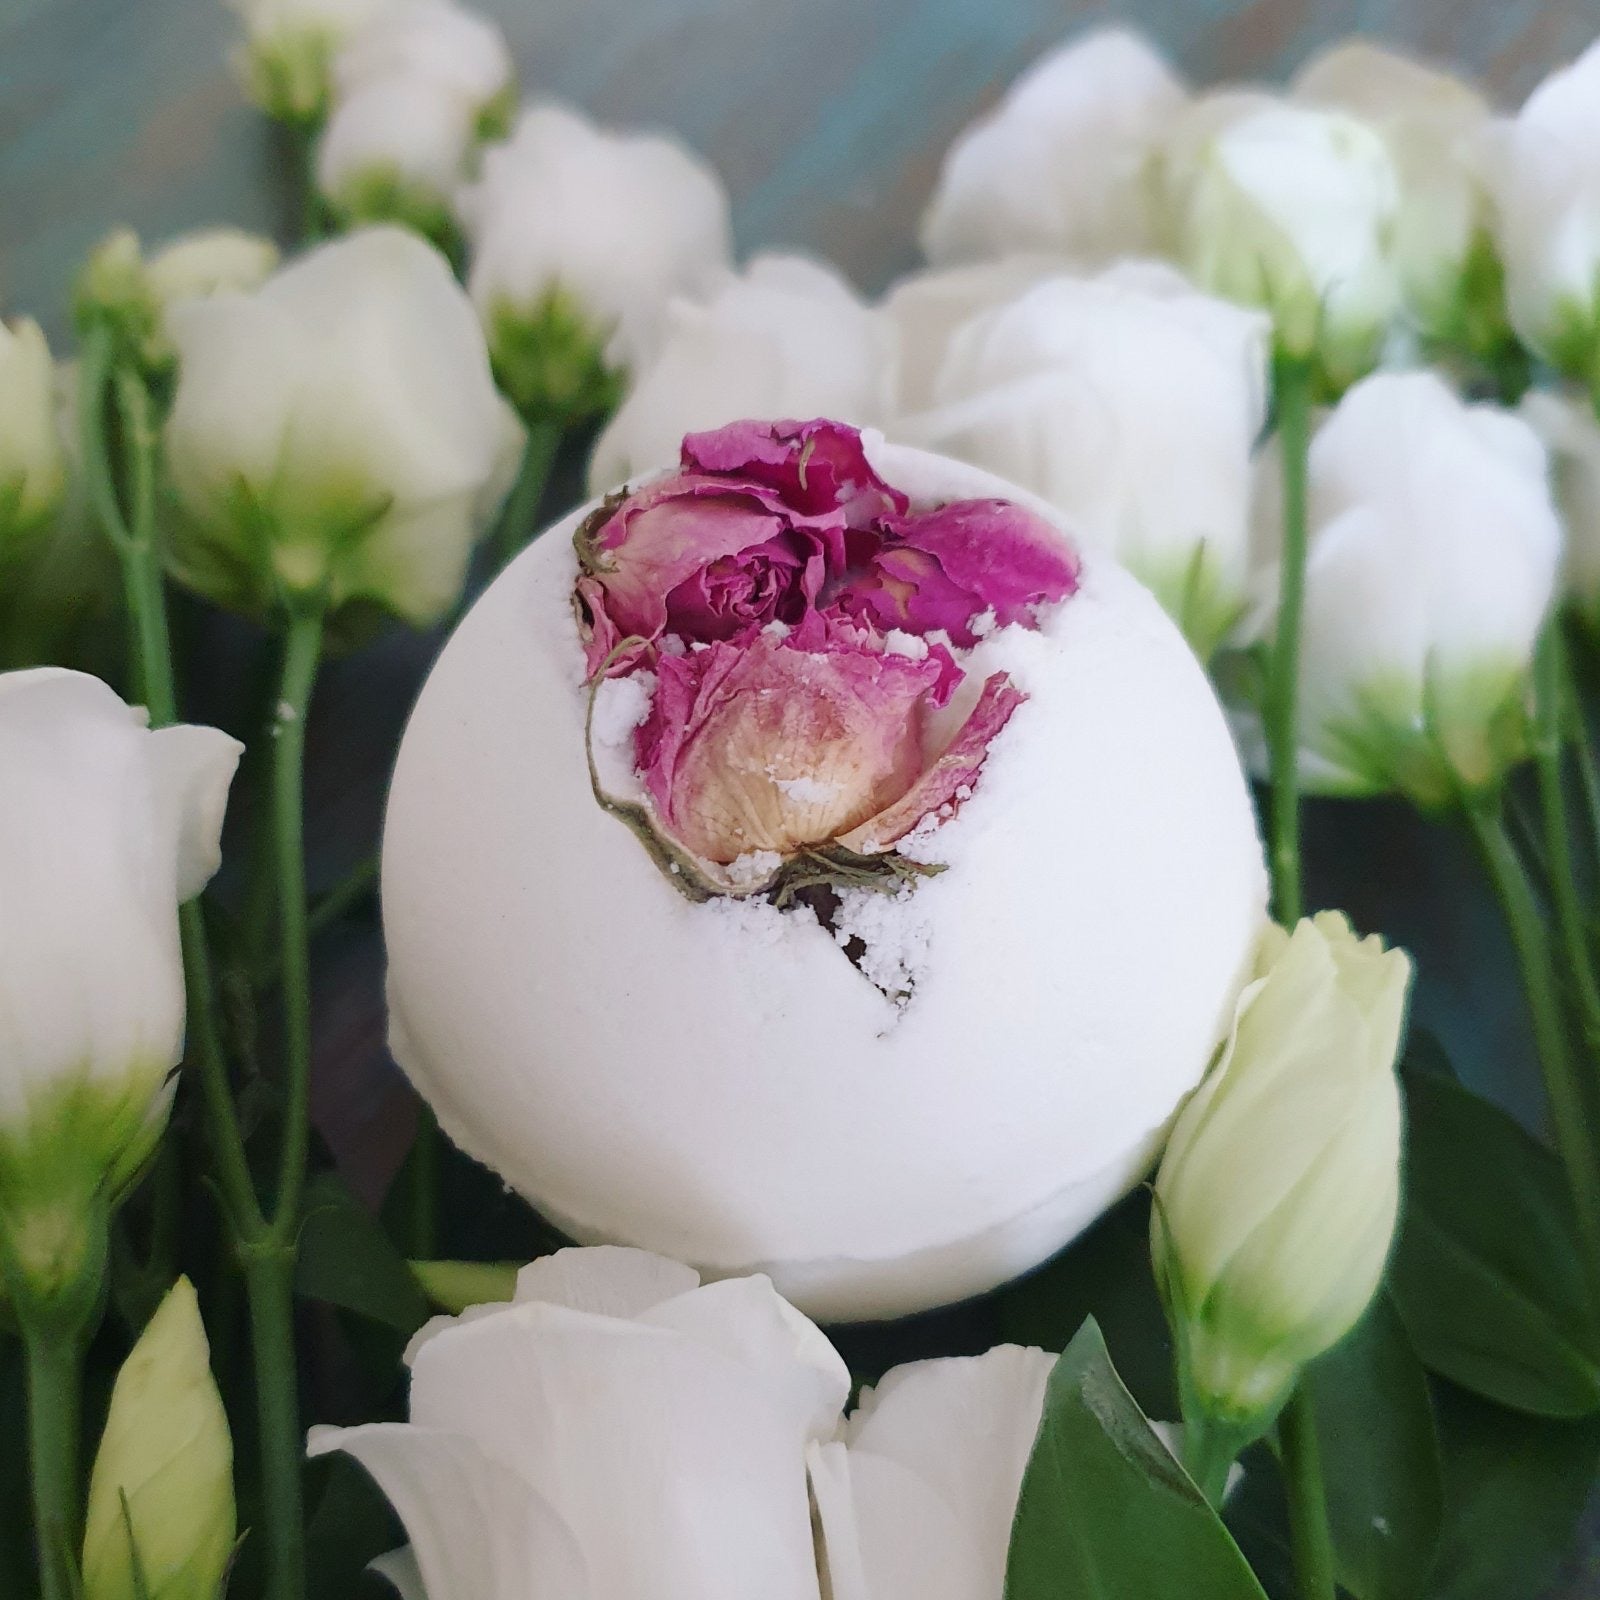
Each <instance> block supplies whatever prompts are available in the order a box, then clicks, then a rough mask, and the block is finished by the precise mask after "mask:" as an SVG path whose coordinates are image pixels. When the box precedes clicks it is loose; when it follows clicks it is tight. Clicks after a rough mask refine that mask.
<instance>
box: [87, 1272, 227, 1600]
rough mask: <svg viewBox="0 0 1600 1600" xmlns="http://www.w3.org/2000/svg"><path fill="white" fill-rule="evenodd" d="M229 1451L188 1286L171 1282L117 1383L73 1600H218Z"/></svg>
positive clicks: (191, 1289)
mask: <svg viewBox="0 0 1600 1600" xmlns="http://www.w3.org/2000/svg"><path fill="white" fill-rule="evenodd" d="M234 1527H235V1523H234V1504H233V1441H232V1439H231V1438H230V1437H229V1434H228V1418H227V1413H226V1412H224V1410H223V1409H222V1396H221V1395H220V1394H218V1392H217V1385H216V1380H215V1379H214V1378H213V1377H212V1376H211V1350H210V1346H209V1345H208V1344H207V1342H206V1330H205V1327H204V1325H203V1324H202V1322H201V1321H200V1307H199V1304H198V1302H197V1301H196V1299H195V1292H194V1286H193V1285H192V1284H191V1283H190V1282H189V1280H188V1279H187V1278H179V1279H178V1281H177V1282H176V1283H175V1284H174V1285H173V1286H172V1288H171V1289H170V1290H169V1291H168V1293H167V1297H166V1298H165V1299H164V1300H163V1301H162V1302H161V1304H160V1305H159V1306H158V1307H157V1308H156V1313H155V1315H154V1316H153V1317H151V1319H150V1321H149V1323H148V1324H147V1325H146V1327H145V1330H144V1332H143V1333H142V1334H140V1336H139V1341H138V1343H137V1344H135V1345H134V1347H133V1350H132V1351H131V1352H130V1354H129V1356H128V1359H127V1360H126V1361H125V1362H123V1364H122V1370H121V1371H120V1372H119V1373H118V1374H117V1382H116V1386H115V1387H114V1388H113V1389H112V1391H111V1406H110V1409H109V1411H108V1412H107V1414H106V1425H105V1431H104V1432H103V1433H102V1434H101V1436H100V1449H99V1452H98V1453H97V1454H96V1456H95V1462H94V1474H93V1476H92V1478H91V1479H90V1483H89V1504H88V1512H87V1516H86V1519H85V1531H84V1536H83V1569H82V1570H83V1595H84V1600H218V1597H219V1596H220V1595H221V1593H222V1587H223V1579H224V1577H225V1576H226V1574H227V1570H228V1564H229V1561H230V1559H231V1558H232V1555H233V1546H234Z"/></svg>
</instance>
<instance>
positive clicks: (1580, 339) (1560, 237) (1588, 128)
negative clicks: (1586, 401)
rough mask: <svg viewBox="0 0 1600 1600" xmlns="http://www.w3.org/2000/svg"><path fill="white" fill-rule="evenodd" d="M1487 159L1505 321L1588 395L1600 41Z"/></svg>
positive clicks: (1599, 309)
mask: <svg viewBox="0 0 1600 1600" xmlns="http://www.w3.org/2000/svg"><path fill="white" fill-rule="evenodd" d="M1489 160H1490V166H1489V170H1490V174H1491V182H1492V184H1493V188H1494V197H1495V203H1496V207H1497V210H1498V216H1499V228H1498V233H1497V238H1498V242H1499V245H1500V253H1501V256H1502V257H1503V259H1504V261H1505V267H1506V292H1507V297H1508V299H1509V301H1510V306H1511V321H1512V323H1513V325H1514V326H1515V327H1516V330H1517V332H1518V333H1519V334H1521V335H1522V338H1523V340H1524V341H1525V342H1526V343H1527V344H1528V345H1529V346H1530V347H1531V348H1532V349H1534V350H1535V351H1537V352H1538V353H1539V354H1540V355H1541V356H1543V357H1544V358H1545V360H1547V361H1549V362H1550V363H1551V364H1552V365H1554V366H1556V367H1559V368H1560V369H1561V370H1562V371H1563V372H1565V373H1567V374H1569V375H1570V376H1572V377H1573V378H1575V379H1576V380H1577V381H1578V382H1580V383H1582V384H1585V385H1586V386H1588V387H1590V388H1593V387H1595V385H1596V382H1597V372H1600V42H1597V43H1595V44H1592V45H1590V46H1589V48H1588V49H1587V50H1586V51H1585V52H1584V53H1583V54H1582V55H1581V56H1579V57H1578V59H1577V60H1576V61H1574V62H1573V63H1572V64H1571V65H1570V66H1566V67H1562V68H1560V69H1559V70H1558V71H1556V72H1552V73H1551V74H1550V76H1549V77H1548V78H1546V79H1545V80H1544V82H1543V83H1541V84H1540V85H1539V87H1538V88H1537V89H1535V90H1534V91H1533V93H1532V94H1531V95H1529V96H1528V99H1527V101H1526V102H1525V103H1524V105H1523V107H1522V109H1521V111H1519V112H1518V113H1517V115H1516V116H1515V117H1514V118H1512V119H1511V120H1510V121H1509V122H1508V123H1506V124H1505V125H1504V126H1503V128H1502V129H1501V130H1500V136H1499V137H1498V138H1497V140H1496V141H1495V144H1494V148H1493V151H1492V154H1491V156H1490V158H1489Z"/></svg>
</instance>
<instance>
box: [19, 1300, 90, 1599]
mask: <svg viewBox="0 0 1600 1600" xmlns="http://www.w3.org/2000/svg"><path fill="white" fill-rule="evenodd" d="M22 1339H23V1345H24V1348H25V1352H26V1357H27V1368H28V1453H29V1461H30V1467H31V1470H32V1474H33V1528H34V1538H35V1540H36V1542H37V1548H38V1556H39V1583H40V1593H41V1595H42V1597H43V1600H71V1596H72V1592H73V1587H74V1585H73V1563H74V1562H75V1561H76V1559H77V1551H78V1541H79V1539H80V1538H81V1537H82V1531H83V1530H82V1528H81V1526H80V1523H81V1520H82V1503H81V1501H82V1489H81V1484H80V1478H79V1470H78V1437H79V1428H80V1412H81V1408H82V1404H83V1370H82V1369H83V1348H84V1333H83V1330H81V1329H73V1330H72V1331H71V1332H65V1331H63V1330H62V1329H60V1328H57V1327H54V1326H49V1327H40V1326H38V1325H37V1324H35V1323H34V1322H32V1321H31V1320H30V1319H24V1321H23V1326H22Z"/></svg>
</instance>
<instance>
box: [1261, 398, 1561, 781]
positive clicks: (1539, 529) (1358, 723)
mask: <svg viewBox="0 0 1600 1600" xmlns="http://www.w3.org/2000/svg"><path fill="white" fill-rule="evenodd" d="M1273 498H1274V497H1273V496H1272V495H1271V494H1268V495H1265V496H1263V521H1264V523H1265V524H1267V526H1266V527H1265V528H1264V530H1263V543H1264V544H1265V546H1266V547H1267V552H1268V553H1269V566H1268V568H1267V570H1265V571H1264V572H1263V574H1262V582H1263V587H1264V589H1265V590H1266V599H1267V603H1266V605H1265V606H1264V608H1263V610H1262V612H1261V613H1259V614H1258V616H1257V617H1256V619H1255V627H1254V628H1253V629H1252V630H1251V631H1252V633H1254V634H1255V635H1256V636H1258V637H1261V638H1269V637H1271V636H1272V632H1273V630H1274V628H1275V626H1276V623H1275V617H1274V612H1275V609H1276V603H1275V591H1276V582H1277V573H1276V567H1275V560H1276V556H1275V552H1276V549H1277V548H1278V544H1279V541H1281V538H1282V533H1281V525H1280V524H1279V523H1278V522H1277V520H1276V518H1275V515H1274V511H1273V506H1272V502H1273ZM1308 509H1309V519H1310V543H1309V548H1308V557H1307V564H1306V598H1305V616H1304V623H1303V627H1302V633H1301V690H1300V693H1301V701H1300V738H1301V746H1302V768H1303V777H1304V780H1305V782H1306V783H1307V785H1308V787H1313V788H1317V789H1321V790H1323V791H1325V792H1331V793H1345V794H1375V793H1381V792H1383V791H1385V790H1399V791H1400V792H1402V793H1404V794H1406V795H1408V796H1409V797H1410V798H1411V799H1413V800H1414V801H1416V802H1417V803H1418V804H1421V805H1423V806H1427V807H1430V808H1433V807H1444V806H1448V805H1451V804H1452V803H1454V802H1455V800H1456V799H1457V798H1458V797H1459V796H1460V795H1461V793H1462V792H1463V791H1469V792H1470V791H1476V790H1481V789H1484V788H1486V787H1489V786H1491V785H1492V784H1494V783H1495V782H1496V781H1498V779H1499V778H1500V776H1501V775H1502V774H1503V773H1504V772H1505V770H1506V769H1507V767H1508V766H1510V765H1511V764H1512V763H1513V762H1514V761H1516V760H1518V759H1519V758H1520V757H1521V756H1522V754H1523V753H1524V750H1525V747H1526V738H1527V698H1528V677H1529V672H1530V669H1531V665H1532V660H1533V652H1534V648H1535V645H1536V643H1537V641H1538V636H1539V630H1540V627H1541V625H1542V623H1543V621H1544V618H1545V614H1546V613H1547V611H1548V610H1549V607H1550V603H1551V599H1552V596H1553V593H1554V590H1555V585H1556V579H1557V571H1558V567H1559V565H1560V559H1561V527H1560V523H1559V521H1558V519H1557V516H1556V512H1555V508H1554V506H1553V504H1552V503H1551V497H1550V490H1549V486H1548V484H1547V482H1546V460H1545V453H1544V450H1543V448H1542V446H1541V445H1540V443H1539V440H1538V438H1537V437H1536V435H1535V434H1534V432H1533V430H1532V429H1531V428H1530V427H1529V426H1528V425H1527V423H1526V422H1523V421H1521V420H1520V419H1519V418H1517V417H1514V416H1512V415H1510V414H1509V413H1507V412H1504V411H1501V410H1500V409H1498V408H1497V407H1495V406H1489V405H1467V404H1466V403H1465V402H1463V401H1462V400H1460V399H1458V398H1457V397H1456V396H1455V395H1454V394H1452V393H1451V391H1450V390H1449V389H1448V388H1447V387H1446V386H1445V384H1444V383H1443V382H1442V381H1441V380H1440V379H1439V378H1437V377H1435V376H1434V375H1433V374H1432V373H1420V372H1419V373H1379V374H1377V375H1376V376H1374V377H1371V378H1368V379H1366V380H1365V381H1364V382H1362V383H1360V384H1358V385H1357V386H1356V387H1355V388H1354V389H1352V390H1351V391H1350V392H1349V394H1347V395H1346V396H1345V397H1344V399H1343V400H1342V401H1341V402H1340V403H1339V405H1338V407H1337V408H1336V409H1335V410H1334V411H1333V412H1332V414H1331V415H1330V416H1329V418H1328V420H1327V421H1326V422H1325V423H1324V424H1323V426H1322V427H1321V428H1320V429H1319V430H1318V432H1317V434H1316V436H1315V437H1314V438H1313V440H1312V442H1311V452H1310V485H1309V507H1308Z"/></svg>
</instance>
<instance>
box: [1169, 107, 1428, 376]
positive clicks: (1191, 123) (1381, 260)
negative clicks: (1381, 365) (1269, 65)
mask: <svg viewBox="0 0 1600 1600" xmlns="http://www.w3.org/2000/svg"><path fill="white" fill-rule="evenodd" d="M1163 183H1164V188H1165V203H1166V206H1167V208H1168V214H1167V218H1166V223H1167V227H1168V229H1169V232H1170V235H1171V238H1172V243H1173V247H1174V251H1175V254H1176V255H1177V258H1178V260H1179V262H1180V263H1181V264H1182V265H1183V266H1184V267H1185V268H1186V269H1187V270H1188V272H1189V273H1190V275H1191V276H1192V277H1194V279H1195V280H1196V281H1197V282H1198V283H1200V284H1201V285H1202V286H1203V287H1205V288H1208V289H1210V290H1212V291H1213V292H1215V293H1217V294H1220V295H1224V296H1225V297H1226V298H1228V299H1230V300H1238V301H1241V302H1243V303H1244V304H1246V305H1261V306H1265V307H1266V308H1267V309H1268V310H1269V311H1271V312H1272V315H1273V319H1274V321H1275V322H1276V324H1277V329H1278V337H1279V340H1280V341H1281V342H1282V344H1283V346H1284V348H1285V349H1287V350H1289V351H1290V352H1291V353H1293V354H1295V355H1313V354H1314V355H1316V356H1317V357H1318V358H1319V359H1320V362H1321V365H1322V367H1323V370H1324V373H1325V375H1326V376H1327V378H1328V380H1329V381H1331V382H1332V383H1333V384H1335V385H1336V386H1338V387H1343V386H1344V385H1346V384H1348V383H1350V382H1351V381H1353V380H1354V379H1355V378H1357V377H1359V376H1360V375H1361V373H1362V372H1364V371H1366V370H1367V369H1368V368H1369V367H1370V366H1371V365H1372V363H1373V362H1374V361H1375V360H1376V358H1377V354H1378V351H1379V348H1380V346H1381V345H1382V343H1383V340H1384V338H1385V337H1386V335H1387V332H1388V329H1389V325H1390V322H1391V320H1392V318H1393V316H1394V313H1395V311H1396V309H1397V307H1398V302H1399V284H1398V278H1397V275H1396V272H1395V267H1394V263H1393V260H1392V258H1391V248H1390V234H1391V232H1392V230H1393V227H1394V223H1395V218H1396V215H1397V212H1398V208H1399V180H1398V178H1397V176H1396V173H1395V169H1394V163H1393V162H1392V161H1391V159H1390V157H1389V153H1388V150H1387V149H1386V148H1385V146H1384V143H1383V140H1382V139H1381V138H1379V136H1378V135H1377V134H1376V133H1375V132H1373V130H1372V129H1371V128H1369V127H1368V126H1367V125H1366V124H1365V123H1363V122H1359V121H1357V120H1356V119H1355V118H1354V117H1350V116H1347V115H1344V114H1342V113H1339V112H1331V111H1314V110H1310V109H1308V108H1306V107H1303V106H1293V105H1287V104H1285V103H1283V102H1281V101H1277V100H1274V99H1272V98H1271V97H1270V96H1267V95H1264V94H1258V93H1254V92H1224V93H1220V94H1216V95H1211V96H1208V97H1207V98H1206V99H1204V100H1200V101H1197V102H1195V103H1194V105H1192V106H1191V107H1190V108H1189V109H1188V110H1187V111H1186V112H1185V113H1184V115H1183V116H1182V117H1181V118H1180V119H1179V121H1178V122H1177V124H1176V125H1175V127H1174V130H1173V132H1172V136H1171V138H1170V140H1169V143H1168V146H1167V150H1166V158H1165V164H1164V169H1163Z"/></svg>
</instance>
